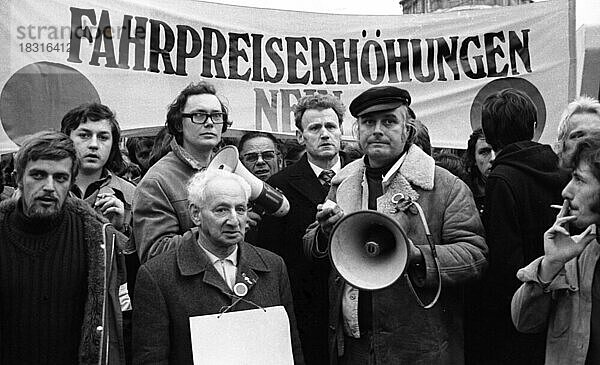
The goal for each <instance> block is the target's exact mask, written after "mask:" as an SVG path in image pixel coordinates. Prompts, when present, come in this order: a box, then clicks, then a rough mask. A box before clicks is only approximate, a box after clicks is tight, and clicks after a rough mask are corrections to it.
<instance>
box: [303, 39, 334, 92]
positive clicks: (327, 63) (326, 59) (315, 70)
mask: <svg viewBox="0 0 600 365" xmlns="http://www.w3.org/2000/svg"><path fill="white" fill-rule="evenodd" d="M309 40H310V50H311V52H310V53H311V55H312V75H313V80H312V82H311V83H312V84H316V85H320V84H323V81H322V80H321V70H323V73H324V74H325V78H326V80H327V81H325V83H326V84H328V85H335V79H334V78H333V71H332V70H331V64H332V63H333V61H334V60H335V58H334V54H333V47H331V45H330V44H329V42H327V41H326V40H325V39H323V38H310V39H309ZM321 47H322V49H323V53H324V54H323V61H321Z"/></svg>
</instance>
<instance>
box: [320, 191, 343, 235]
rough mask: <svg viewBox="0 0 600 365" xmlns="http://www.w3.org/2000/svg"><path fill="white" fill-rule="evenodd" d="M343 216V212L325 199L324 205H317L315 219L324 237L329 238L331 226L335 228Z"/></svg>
mask: <svg viewBox="0 0 600 365" xmlns="http://www.w3.org/2000/svg"><path fill="white" fill-rule="evenodd" d="M343 216H344V211H343V210H342V208H340V207H339V205H337V204H336V203H334V202H333V201H331V200H329V199H327V201H325V203H323V204H319V205H317V214H316V218H317V221H318V222H319V226H320V227H321V230H322V231H323V233H324V234H325V236H326V237H329V235H330V234H331V230H332V229H333V226H335V224H336V223H337V222H338V221H339V220H340V219H342V217H343Z"/></svg>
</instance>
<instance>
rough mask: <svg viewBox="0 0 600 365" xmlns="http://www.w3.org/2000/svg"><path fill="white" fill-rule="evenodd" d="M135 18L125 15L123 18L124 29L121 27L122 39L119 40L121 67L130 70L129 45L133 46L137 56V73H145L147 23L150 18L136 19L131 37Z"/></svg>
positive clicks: (135, 67)
mask: <svg viewBox="0 0 600 365" xmlns="http://www.w3.org/2000/svg"><path fill="white" fill-rule="evenodd" d="M132 18H133V16H131V15H125V16H124V17H123V27H121V38H120V40H119V67H120V68H123V69H129V45H130V44H133V49H134V52H135V53H134V54H135V66H133V69H134V70H135V71H145V70H146V67H144V62H145V59H146V23H147V22H148V18H143V17H135V23H136V26H135V28H133V29H134V33H133V36H131V33H130V32H131V29H132V26H131V19H132Z"/></svg>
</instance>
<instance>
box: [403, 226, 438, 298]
mask: <svg viewBox="0 0 600 365" xmlns="http://www.w3.org/2000/svg"><path fill="white" fill-rule="evenodd" d="M429 236H430V235H427V236H426V237H427V242H429V246H430V247H431V253H432V255H433V261H434V263H435V271H436V272H437V274H438V275H437V276H438V287H437V291H436V293H435V297H434V298H433V300H432V301H431V302H430V303H429V304H427V305H426V304H425V303H423V301H422V300H421V297H419V294H417V292H416V290H415V288H414V286H413V284H412V282H411V281H410V278H409V277H408V272H405V273H404V277H405V278H406V281H407V282H408V287H409V288H410V291H411V292H412V293H413V295H414V296H415V299H417V303H419V305H420V306H421V307H423V308H424V309H430V308H433V306H434V305H435V303H437V301H438V299H439V298H440V294H441V293H442V274H441V273H440V262H439V260H438V256H437V252H436V251H435V245H433V244H432V243H431V239H430V238H429Z"/></svg>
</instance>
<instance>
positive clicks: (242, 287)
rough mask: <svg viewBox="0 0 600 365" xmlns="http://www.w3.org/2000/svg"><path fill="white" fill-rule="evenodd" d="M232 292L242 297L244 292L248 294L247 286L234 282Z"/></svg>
mask: <svg viewBox="0 0 600 365" xmlns="http://www.w3.org/2000/svg"><path fill="white" fill-rule="evenodd" d="M233 292H234V293H235V295H237V296H238V297H243V296H245V295H246V294H248V287H247V286H246V284H244V283H236V284H235V285H234V286H233Z"/></svg>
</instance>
